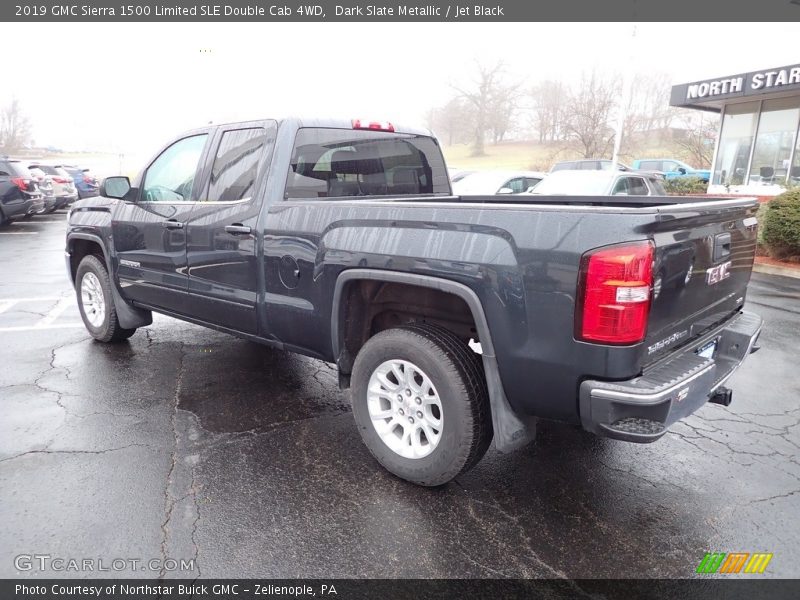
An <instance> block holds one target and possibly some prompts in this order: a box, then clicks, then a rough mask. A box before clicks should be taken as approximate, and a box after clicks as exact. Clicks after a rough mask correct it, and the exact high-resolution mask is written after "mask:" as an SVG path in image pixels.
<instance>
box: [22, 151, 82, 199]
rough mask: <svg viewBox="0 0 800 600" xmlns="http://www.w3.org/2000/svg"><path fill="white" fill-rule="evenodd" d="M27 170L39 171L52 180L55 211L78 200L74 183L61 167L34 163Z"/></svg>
mask: <svg viewBox="0 0 800 600" xmlns="http://www.w3.org/2000/svg"><path fill="white" fill-rule="evenodd" d="M29 168H31V169H34V168H36V169H41V170H42V171H44V172H45V173H46V174H47V175H49V176H50V178H51V179H52V181H53V194H54V195H55V197H56V209H59V208H64V207H66V206H69V205H70V204H72V203H73V202H75V200H77V199H78V190H77V189H76V188H75V182H74V181H73V180H72V177H71V176H70V174H69V173H67V172H66V171H65V170H64V168H63V167H62V166H61V165H48V164H45V163H41V162H35V163H32V164H30V165H29Z"/></svg>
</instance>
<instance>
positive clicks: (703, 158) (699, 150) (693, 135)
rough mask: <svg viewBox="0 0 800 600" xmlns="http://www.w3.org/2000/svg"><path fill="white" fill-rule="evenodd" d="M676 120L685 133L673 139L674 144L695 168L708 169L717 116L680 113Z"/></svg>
mask: <svg viewBox="0 0 800 600" xmlns="http://www.w3.org/2000/svg"><path fill="white" fill-rule="evenodd" d="M678 118H679V121H680V122H681V124H682V125H683V126H684V128H685V130H686V131H685V133H684V134H683V135H681V136H679V137H677V138H676V139H675V144H676V145H677V146H678V147H679V148H680V149H681V150H682V151H683V152H684V153H685V154H686V156H687V158H688V159H689V161H690V162H692V163H694V164H695V166H696V167H698V168H700V169H707V168H709V167H710V166H711V160H712V159H713V157H714V143H715V142H716V139H717V131H718V129H719V116H718V115H716V114H714V115H709V114H708V113H699V114H698V113H697V111H681V113H680V115H679V117H678Z"/></svg>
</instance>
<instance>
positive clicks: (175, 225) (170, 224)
mask: <svg viewBox="0 0 800 600" xmlns="http://www.w3.org/2000/svg"><path fill="white" fill-rule="evenodd" d="M161 224H162V225H163V226H164V227H165V228H166V229H183V223H181V222H180V221H176V220H175V219H170V220H169V221H163V222H162V223H161Z"/></svg>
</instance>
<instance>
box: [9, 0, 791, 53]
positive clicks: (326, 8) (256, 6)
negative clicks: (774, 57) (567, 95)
mask: <svg viewBox="0 0 800 600" xmlns="http://www.w3.org/2000/svg"><path fill="white" fill-rule="evenodd" d="M799 18H800V0H759V1H758V2H754V1H752V0H750V1H745V2H729V1H725V0H718V1H712V0H704V1H701V2H698V1H697V0H562V1H559V2H555V1H553V0H478V1H473V2H466V1H464V0H455V1H450V0H429V1H428V2H403V1H382V0H375V2H353V1H348V0H286V1H284V2H277V1H270V0H267V1H264V0H250V1H248V0H227V1H225V2H223V3H214V2H209V3H202V2H197V1H195V0H163V1H152V0H150V1H146V2H138V3H135V4H134V3H131V4H126V3H125V0H79V1H78V2H69V0H65V1H56V0H38V1H37V0H27V1H23V0H8V1H5V0H4V1H3V2H2V3H0V21H10V22H70V21H73V22H74V21H88V22H92V21H97V22H112V21H114V22H148V21H149V22H157V21H162V22H167V21H169V22H181V21H185V22H216V21H221V22H222V21H228V22H233V21H247V22H252V21H261V22H265V23H267V22H274V23H285V22H292V21H294V22H303V21H334V22H336V21H351V22H352V21H363V22H423V21H446V22H452V23H456V22H470V21H472V22H475V21H483V22H518V21H525V22H553V21H565V22H566V21H572V22H585V21H592V22H618V21H627V22H652V21H655V22H661V21H675V22H676V23H675V26H676V43H689V44H691V40H682V39H681V38H680V23H681V22H683V21H685V20H690V21H694V22H698V21H699V22H721V21H722V22H736V21H742V22H745V21H746V22H769V21H784V22H787V21H797V20H798V19H799ZM531 35H532V36H535V35H536V31H535V30H531Z"/></svg>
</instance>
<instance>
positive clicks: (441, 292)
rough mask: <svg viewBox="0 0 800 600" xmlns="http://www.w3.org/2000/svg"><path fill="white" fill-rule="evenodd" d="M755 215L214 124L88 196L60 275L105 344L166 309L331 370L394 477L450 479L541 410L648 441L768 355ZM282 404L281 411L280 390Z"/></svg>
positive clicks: (521, 431)
mask: <svg viewBox="0 0 800 600" xmlns="http://www.w3.org/2000/svg"><path fill="white" fill-rule="evenodd" d="M755 211H756V202H755V201H754V200H750V199H730V200H725V199H722V200H720V199H714V200H706V199H698V198H674V197H673V198H664V197H620V196H609V197H581V196H570V197H556V196H553V197H548V196H525V197H522V196H515V197H513V198H509V197H508V196H463V197H458V196H453V195H452V192H451V188H450V183H449V181H448V178H447V171H446V168H445V163H444V160H443V157H442V153H441V151H440V148H439V145H438V143H437V141H436V140H435V138H433V137H432V136H431V134H430V133H429V132H428V131H425V130H419V129H413V128H406V127H399V126H397V127H395V126H392V125H391V124H388V123H374V122H363V121H353V122H350V121H335V120H299V119H284V120H281V121H276V120H262V121H252V122H246V123H235V124H229V125H214V126H209V127H206V128H203V129H199V130H196V131H192V132H189V133H185V134H183V135H181V136H179V137H178V138H176V139H174V140H172V141H171V142H170V143H169V144H167V145H166V146H164V147H163V148H162V149H161V150H160V151H159V152H158V153H157V154H156V155H155V156H154V158H153V159H152V160H150V161H149V162H148V163H147V165H146V167H145V168H144V169H143V171H142V172H141V174H140V175H139V176H138V177H137V178H136V180H135V181H134V182H133V183H131V182H130V181H129V180H128V179H127V178H125V177H112V178H107V179H106V180H105V181H104V182H103V185H102V188H101V195H100V196H99V197H96V198H87V199H84V200H81V201H79V202H77V203H76V204H75V206H74V208H73V209H72V211H71V212H70V216H69V226H68V231H67V246H66V252H67V256H66V259H67V268H68V270H69V276H70V278H71V280H72V281H73V282H74V285H75V289H76V293H77V297H78V304H79V308H80V312H81V316H82V318H83V321H84V323H85V325H86V328H87V329H88V330H89V332H90V334H91V335H92V336H93V337H94V338H95V339H97V340H99V341H102V342H113V341H119V340H124V339H126V338H128V337H130V336H131V335H132V334H133V333H134V331H135V330H136V328H137V327H142V326H145V325H148V324H149V323H151V321H152V311H156V312H159V313H163V314H166V315H170V316H173V317H177V318H179V319H183V320H186V321H189V322H192V323H197V324H200V325H204V326H207V327H212V328H214V329H217V330H220V331H223V332H228V333H231V334H234V335H238V336H241V337H243V338H247V339H250V340H253V341H256V342H259V343H262V344H266V345H269V346H273V347H276V348H282V349H285V350H290V351H293V352H299V353H302V354H305V355H308V356H312V357H316V358H318V359H321V360H324V361H329V362H335V363H336V365H337V366H338V371H339V381H340V384H341V386H342V387H343V388H349V389H350V394H351V399H352V406H353V415H354V418H355V422H356V425H357V427H358V430H359V432H360V434H361V436H362V438H363V440H364V442H365V444H366V445H367V446H368V448H369V449H370V451H371V452H372V454H373V455H374V456H375V457H376V458H377V460H378V461H379V462H380V463H381V464H382V465H383V466H384V467H386V468H387V469H388V470H389V471H391V472H392V473H394V474H396V475H398V476H400V477H402V478H404V479H407V480H409V481H413V482H415V483H419V484H423V485H438V484H442V483H445V482H447V481H449V480H451V479H452V478H453V477H455V476H456V475H458V474H459V473H461V472H463V471H465V470H466V469H469V468H470V467H472V466H473V465H474V464H475V463H476V462H477V461H478V460H480V458H481V457H482V455H483V453H484V452H485V451H486V449H487V448H488V446H489V444H490V442H491V440H492V439H494V441H495V444H496V446H497V447H498V448H499V449H500V450H501V451H510V450H513V449H515V448H517V447H519V446H521V445H523V444H524V443H526V442H528V441H530V440H531V439H532V438H533V435H534V433H535V425H536V421H537V419H540V418H544V419H553V420H558V421H563V422H567V423H572V424H575V425H580V426H582V427H584V428H585V429H587V430H588V431H591V432H594V433H596V434H599V435H603V436H607V437H611V438H617V439H621V440H628V441H633V442H651V441H654V440H656V439H658V438H659V437H660V436H662V435H663V434H664V433H665V431H666V429H667V428H668V427H669V426H670V425H671V424H672V423H674V422H675V421H676V420H678V419H680V418H682V417H684V416H686V415H688V414H690V413H692V412H693V411H695V410H697V409H698V408H699V407H701V406H702V405H703V404H705V403H706V402H707V401H709V400H710V401H712V402H720V403H724V404H727V403H728V402H729V401H730V391H729V390H728V389H727V388H725V387H723V384H724V383H725V381H726V380H727V378H728V377H729V376H730V375H731V374H732V373H733V371H734V370H735V369H736V368H737V367H738V366H739V364H740V363H741V362H742V361H743V360H744V358H745V357H746V355H747V354H748V353H749V352H751V351H752V350H753V349H754V348H755V342H756V339H757V337H758V334H759V331H760V328H761V319H760V318H759V317H758V316H756V315H754V314H751V313H748V312H743V310H742V307H743V304H744V300H745V292H746V288H747V284H748V281H749V278H750V272H751V268H752V263H753V258H754V253H755V244H756V226H757V221H756V219H755ZM265 401H268V400H265Z"/></svg>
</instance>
